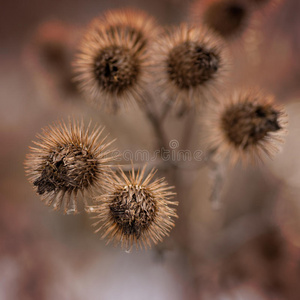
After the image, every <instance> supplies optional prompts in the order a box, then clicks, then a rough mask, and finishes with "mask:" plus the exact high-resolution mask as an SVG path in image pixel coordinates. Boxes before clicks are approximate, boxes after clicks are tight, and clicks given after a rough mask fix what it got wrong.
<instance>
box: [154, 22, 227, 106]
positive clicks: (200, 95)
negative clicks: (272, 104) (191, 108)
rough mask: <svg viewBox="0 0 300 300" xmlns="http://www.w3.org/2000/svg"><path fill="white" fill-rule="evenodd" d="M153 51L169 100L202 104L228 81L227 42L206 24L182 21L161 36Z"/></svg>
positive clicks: (160, 78)
mask: <svg viewBox="0 0 300 300" xmlns="http://www.w3.org/2000/svg"><path fill="white" fill-rule="evenodd" d="M153 51H154V53H155V55H154V54H153V58H154V65H155V71H156V73H155V74H156V80H157V83H158V85H159V86H160V88H161V91H162V94H163V95H165V98H166V99H172V101H173V102H176V101H179V102H183V101H184V102H185V103H186V104H187V105H191V104H197V103H201V102H203V101H204V100H206V99H208V98H210V97H211V95H212V93H213V92H214V91H215V90H218V89H219V88H221V87H222V84H223V83H224V82H223V81H224V78H225V76H226V71H228V66H229V57H228V53H227V49H226V45H225V44H224V43H223V42H222V41H221V40H220V39H219V38H218V37H217V36H215V35H214V34H213V33H212V32H210V31H209V30H208V29H207V28H205V27H203V28H199V27H190V26H188V25H187V24H182V25H181V26H180V27H178V28H174V29H173V30H169V31H167V32H166V33H165V34H164V35H163V36H162V37H161V38H160V39H158V40H157V43H156V44H155V46H154V50H153Z"/></svg>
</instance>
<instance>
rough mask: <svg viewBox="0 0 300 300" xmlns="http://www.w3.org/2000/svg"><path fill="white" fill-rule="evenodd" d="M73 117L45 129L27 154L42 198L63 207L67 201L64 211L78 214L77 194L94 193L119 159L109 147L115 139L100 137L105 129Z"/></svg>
mask: <svg viewBox="0 0 300 300" xmlns="http://www.w3.org/2000/svg"><path fill="white" fill-rule="evenodd" d="M90 125H91V123H89V125H88V126H87V128H85V127H84V124H83V122H82V121H81V122H76V121H71V120H69V122H68V124H66V123H65V122H63V121H62V122H58V123H56V124H54V125H53V126H49V127H46V128H44V129H43V133H42V134H39V135H37V138H38V141H35V142H33V143H34V144H35V145H36V147H30V153H29V154H28V155H27V156H26V160H25V163H24V164H25V170H26V175H27V176H28V178H29V181H30V183H32V185H33V187H34V190H35V191H36V193H37V194H38V195H39V196H40V197H41V200H42V201H43V202H44V203H45V204H46V205H48V206H50V205H53V207H54V209H55V210H59V209H60V208H61V206H62V204H63V202H64V213H67V212H68V213H69V212H73V213H77V201H78V200H77V199H78V198H77V196H78V193H80V194H81V197H82V198H83V201H84V205H85V206H87V200H86V198H85V197H87V196H93V194H94V191H95V190H96V189H97V188H99V185H100V184H101V182H102V180H103V178H105V177H106V176H107V173H108V172H109V165H108V164H109V163H111V162H113V161H114V160H115V158H116V157H115V156H114V155H113V153H112V152H113V151H112V150H109V149H108V148H109V146H110V145H111V143H112V142H106V137H103V138H102V139H100V136H101V134H102V132H103V128H101V127H94V128H93V129H92V130H90Z"/></svg>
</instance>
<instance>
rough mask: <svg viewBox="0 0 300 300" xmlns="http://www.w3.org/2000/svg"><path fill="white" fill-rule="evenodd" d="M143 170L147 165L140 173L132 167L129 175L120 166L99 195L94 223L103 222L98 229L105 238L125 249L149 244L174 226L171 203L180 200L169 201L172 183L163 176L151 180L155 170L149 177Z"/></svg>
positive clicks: (155, 241)
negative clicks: (118, 170)
mask: <svg viewBox="0 0 300 300" xmlns="http://www.w3.org/2000/svg"><path fill="white" fill-rule="evenodd" d="M144 173H145V168H143V169H142V171H141V172H140V171H138V172H137V173H136V172H135V171H134V170H132V171H131V172H130V176H129V177H127V176H126V175H125V173H124V172H123V171H122V170H120V174H119V175H117V174H113V175H112V177H111V178H109V180H107V182H106V185H105V187H104V189H105V192H104V194H103V195H101V196H100V197H97V198H96V201H97V203H98V204H97V206H95V209H94V212H96V213H97V215H96V216H95V217H94V218H95V219H98V220H97V222H96V223H95V224H94V226H98V225H99V224H101V225H100V227H98V229H97V230H96V232H98V231H100V230H103V232H104V233H103V235H102V238H107V239H108V242H111V241H114V242H115V243H116V244H118V243H121V246H122V247H123V248H126V249H130V248H131V247H132V246H133V245H134V244H135V245H136V247H137V248H139V247H140V248H142V247H143V246H144V247H145V248H146V247H150V246H151V242H153V243H155V244H156V243H157V242H158V241H161V240H162V238H163V237H164V236H167V235H168V234H169V231H170V230H171V228H172V227H173V226H174V221H173V220H172V218H171V217H176V213H175V209H174V208H171V207H169V205H176V204H177V203H176V202H173V201H170V198H171V197H172V196H173V195H174V193H172V192H171V191H170V190H171V189H172V187H169V186H167V183H166V182H165V181H164V179H163V178H162V179H157V180H154V181H153V182H151V181H152V179H153V176H154V174H155V171H154V170H152V171H151V172H150V173H149V175H148V176H146V178H144Z"/></svg>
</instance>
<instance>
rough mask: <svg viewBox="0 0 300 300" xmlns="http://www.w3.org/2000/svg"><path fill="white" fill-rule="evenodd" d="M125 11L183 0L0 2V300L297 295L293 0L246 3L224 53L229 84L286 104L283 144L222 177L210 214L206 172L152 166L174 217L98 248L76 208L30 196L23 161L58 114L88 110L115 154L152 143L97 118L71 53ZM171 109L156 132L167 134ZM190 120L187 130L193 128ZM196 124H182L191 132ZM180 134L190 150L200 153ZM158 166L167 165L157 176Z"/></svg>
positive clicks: (119, 119) (299, 234)
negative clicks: (143, 240) (269, 157)
mask: <svg viewBox="0 0 300 300" xmlns="http://www.w3.org/2000/svg"><path fill="white" fill-rule="evenodd" d="M124 6H125V7H136V8H140V9H143V10H145V11H147V12H148V13H149V14H152V15H153V16H154V17H156V18H157V19H158V21H159V22H160V23H161V24H162V25H170V24H179V22H180V21H183V20H186V19H187V18H188V13H189V10H188V2H187V1H183V0H160V1H158V0H152V1H137V0H127V1H126V2H125V1H121V0H111V1H94V0H86V1H82V0H75V1H74V0H73V1H70V0H62V1H50V0H42V1H16V0H13V1H6V2H3V3H2V7H1V12H2V16H1V18H0V28H1V31H0V43H1V47H0V63H1V68H0V81H1V89H0V97H1V102H0V105H1V106H0V137H1V149H0V157H1V168H0V176H1V181H0V187H1V193H0V270H1V276H0V299H6V300H14V299H18V300H19V299H22V300H23V299H26V300H27V299H28V300H29V299H30V300H31V299H38V300H43V299H48V300H49V299H62V300H63V299H66V300H68V299H72V300H75V299H130V300H134V299H172V300H173V299H220V300H221V299H222V300H225V299H226V300H227V299H228V300H229V299H230V300H231V299H243V300H248V299H249V300H250V299H251V300H252V299H255V300H257V299H259V300H260V299H262V300H263V299H264V300H265V299H276V300H279V299H280V300H281V299H282V300H286V299H295V300H298V299H299V297H300V286H299V280H300V230H299V228H300V204H299V190H300V183H299V182H300V160H299V155H298V149H299V148H298V145H299V143H300V140H299V133H300V132H299V130H300V123H299V117H298V113H300V102H299V100H300V89H299V80H300V61H299V51H300V18H299V11H300V2H299V0H285V1H284V0H283V1H282V3H281V5H280V6H278V7H277V8H274V9H272V10H263V11H258V12H256V14H255V20H254V21H253V24H252V25H251V28H250V29H249V31H247V32H246V34H245V36H244V37H243V39H242V40H239V41H236V42H234V43H233V44H232V45H231V50H232V52H233V53H234V55H233V56H234V60H233V67H234V72H233V76H232V77H233V78H232V85H233V86H240V85H245V84H247V85H257V86H260V87H262V88H264V89H266V90H267V91H270V92H271V93H274V94H275V96H276V98H277V101H278V102H279V103H281V104H284V105H286V107H287V111H288V113H289V132H290V134H289V136H288V137H287V140H286V143H285V145H284V147H283V151H282V153H281V154H280V155H278V156H277V157H276V158H275V159H274V160H273V161H269V162H268V163H267V164H266V165H265V166H263V167H250V168H246V169H245V168H239V167H237V168H235V169H234V170H232V171H230V172H229V171H228V173H227V174H226V178H225V179H226V180H225V186H224V189H223V193H222V204H223V205H222V209H220V210H218V211H215V210H213V209H212V207H211V203H209V201H208V197H209V176H208V175H209V174H208V170H207V168H203V169H201V170H197V169H192V170H184V171H181V172H180V174H179V175H177V176H176V178H175V179H174V178H173V177H174V176H172V175H173V174H168V172H166V174H164V175H165V176H166V177H167V179H168V181H169V182H171V183H172V184H175V185H176V188H177V193H178V200H179V201H180V205H179V208H178V214H179V219H178V220H176V227H175V229H174V230H172V232H171V236H170V237H169V238H167V239H165V241H164V242H163V243H162V244H159V245H158V246H157V247H154V248H153V249H152V250H148V251H138V252H136V251H133V252H132V253H130V254H128V253H125V252H124V251H122V250H121V249H119V248H114V247H113V246H111V245H110V246H105V241H101V240H99V236H97V235H94V234H93V233H92V228H91V226H90V225H91V223H92V221H91V220H90V219H89V218H88V217H87V215H86V214H84V213H82V214H79V215H77V216H69V215H66V216H64V215H63V214H62V213H56V212H52V211H51V210H49V209H48V208H47V207H45V206H44V205H43V204H42V203H40V201H39V199H38V196H36V195H35V194H34V193H33V191H32V188H31V186H30V185H29V184H28V182H27V180H26V178H25V174H24V169H23V161H24V158H25V154H26V153H27V152H28V145H30V143H31V141H32V140H33V139H34V137H35V134H36V133H37V132H39V131H40V128H41V127H44V126H45V125H48V124H49V123H52V122H53V121H55V120H57V119H58V118H66V117H67V116H68V115H73V116H75V117H76V116H83V117H84V119H87V120H89V119H90V118H92V119H93V120H95V121H97V122H98V123H100V124H103V125H105V126H106V131H107V132H110V135H111V136H112V137H114V138H117V142H116V145H117V146H118V147H119V149H120V150H127V149H130V150H132V151H134V150H137V149H149V150H154V149H155V137H154V135H153V133H152V130H151V127H149V124H147V121H146V120H145V118H144V117H143V114H142V113H141V112H140V111H139V110H138V109H137V108H134V109H132V110H130V111H128V112H126V113H125V114H124V113H122V112H120V113H119V114H118V115H108V114H106V113H103V112H99V111H97V110H95V109H93V108H91V107H90V106H88V105H87V104H86V102H84V101H83V100H82V97H81V96H80V95H79V94H78V92H77V89H76V86H75V85H74V84H73V83H72V81H71V78H72V76H73V75H72V70H71V62H72V60H73V56H74V53H75V51H76V44H77V42H78V39H79V38H80V35H81V32H82V30H83V28H84V26H85V25H86V24H87V23H88V22H89V21H90V20H91V19H92V18H93V17H96V16H97V15H99V14H101V12H103V11H104V10H106V9H113V8H120V7H124ZM186 118H189V115H187V116H185V117H182V118H179V119H177V118H176V116H174V115H171V116H170V117H169V119H168V122H167V131H168V134H169V137H170V138H172V139H180V132H181V131H182V130H181V128H182V125H181V124H182V123H183V122H184V121H185V119H186ZM196 126H198V125H196ZM197 128H198V127H196V129H197ZM197 134H198V130H194V131H193V133H192V135H193V139H192V140H193V143H192V145H191V146H190V147H191V149H199V147H200V149H201V145H200V144H199V139H198V135H197ZM170 173H171V172H170Z"/></svg>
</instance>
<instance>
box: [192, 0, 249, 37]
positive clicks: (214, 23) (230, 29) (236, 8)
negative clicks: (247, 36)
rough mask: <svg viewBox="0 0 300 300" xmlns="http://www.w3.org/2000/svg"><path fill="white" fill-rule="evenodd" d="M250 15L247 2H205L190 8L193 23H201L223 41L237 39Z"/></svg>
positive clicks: (242, 0)
mask: <svg viewBox="0 0 300 300" xmlns="http://www.w3.org/2000/svg"><path fill="white" fill-rule="evenodd" d="M251 13H252V9H251V4H250V3H249V1H248V0H205V1H196V2H195V3H194V4H193V5H192V6H191V14H192V18H193V20H194V21H195V23H198V24H199V22H201V23H203V24H205V25H206V26H208V27H209V28H210V29H212V30H214V31H215V32H216V33H218V34H219V35H220V36H222V37H223V38H224V39H227V40H228V39H232V38H237V37H239V36H240V35H241V34H242V33H243V32H244V30H245V29H246V28H247V25H248V23H249V20H250V16H251Z"/></svg>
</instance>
